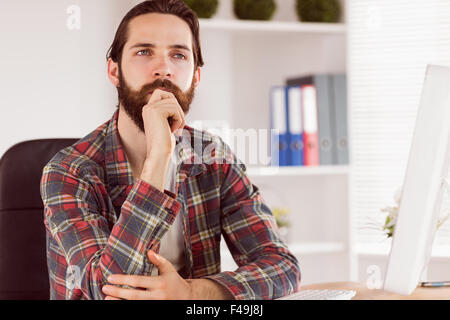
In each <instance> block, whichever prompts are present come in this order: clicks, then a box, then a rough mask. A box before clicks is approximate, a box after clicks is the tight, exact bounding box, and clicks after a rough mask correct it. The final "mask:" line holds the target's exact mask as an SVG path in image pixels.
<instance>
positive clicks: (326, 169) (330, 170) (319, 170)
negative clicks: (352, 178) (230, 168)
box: [247, 165, 349, 177]
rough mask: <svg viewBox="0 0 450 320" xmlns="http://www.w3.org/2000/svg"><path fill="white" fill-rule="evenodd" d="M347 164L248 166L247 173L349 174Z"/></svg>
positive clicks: (292, 174) (262, 175)
mask: <svg viewBox="0 0 450 320" xmlns="http://www.w3.org/2000/svg"><path fill="white" fill-rule="evenodd" d="M348 173H349V167H348V166H347V165H336V166H311V167H294V166H289V167H269V166H266V167H263V166H259V167H248V168H247V174H248V175H249V176H250V177H273V176H292V177H296V176H297V177H298V176H324V175H347V174H348Z"/></svg>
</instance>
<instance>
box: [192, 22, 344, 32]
mask: <svg viewBox="0 0 450 320" xmlns="http://www.w3.org/2000/svg"><path fill="white" fill-rule="evenodd" d="M199 22H200V30H222V31H233V32H234V31H237V32H243V31H245V32H252V33H257V32H264V33H266V32H290V33H322V34H345V33H346V31H347V27H346V25H345V24H344V23H318V22H316V23H311V22H309V23H306V22H283V21H256V20H255V21H250V20H237V19H236V20H224V19H199Z"/></svg>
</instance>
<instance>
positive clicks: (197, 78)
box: [193, 67, 200, 88]
mask: <svg viewBox="0 0 450 320" xmlns="http://www.w3.org/2000/svg"><path fill="white" fill-rule="evenodd" d="M193 81H194V87H195V88H197V86H198V85H199V83H200V67H197V70H195V71H194V79H193Z"/></svg>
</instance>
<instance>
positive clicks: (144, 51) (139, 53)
mask: <svg viewBox="0 0 450 320" xmlns="http://www.w3.org/2000/svg"><path fill="white" fill-rule="evenodd" d="M141 52H143V53H144V54H141ZM136 54H137V55H138V56H143V55H147V54H148V50H147V49H144V50H139V51H138V52H137V53H136Z"/></svg>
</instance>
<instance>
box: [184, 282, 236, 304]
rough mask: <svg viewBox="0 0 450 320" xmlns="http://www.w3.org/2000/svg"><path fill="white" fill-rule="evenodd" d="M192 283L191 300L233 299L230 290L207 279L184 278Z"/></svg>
mask: <svg viewBox="0 0 450 320" xmlns="http://www.w3.org/2000/svg"><path fill="white" fill-rule="evenodd" d="M186 280H187V281H188V282H189V283H190V284H191V285H192V299H193V300H234V297H233V296H232V295H231V293H230V292H228V290H227V289H226V288H224V287H223V286H221V285H220V284H218V283H216V282H214V281H213V280H209V279H186Z"/></svg>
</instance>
